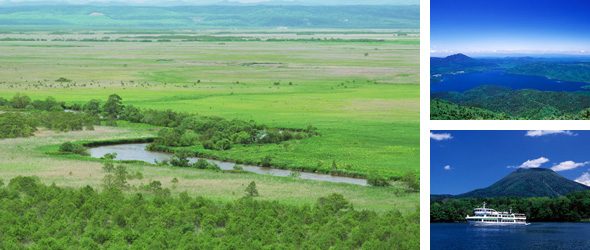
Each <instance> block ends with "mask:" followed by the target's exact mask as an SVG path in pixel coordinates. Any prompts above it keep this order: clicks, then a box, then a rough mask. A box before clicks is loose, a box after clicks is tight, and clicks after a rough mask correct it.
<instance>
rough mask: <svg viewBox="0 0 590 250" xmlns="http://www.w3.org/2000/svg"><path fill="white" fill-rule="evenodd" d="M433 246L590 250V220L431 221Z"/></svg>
mask: <svg viewBox="0 0 590 250" xmlns="http://www.w3.org/2000/svg"><path fill="white" fill-rule="evenodd" d="M430 249H518V250H525V249H527V250H528V249H590V223H549V222H539V223H531V224H530V225H527V226H524V225H520V226H517V225H514V226H470V225H469V224H467V223H430Z"/></svg>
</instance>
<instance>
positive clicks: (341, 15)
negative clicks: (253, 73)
mask: <svg viewBox="0 0 590 250" xmlns="http://www.w3.org/2000/svg"><path fill="white" fill-rule="evenodd" d="M91 13H99V14H96V15H90V14H91ZM0 23H1V24H3V25H62V26H98V27H105V26H106V27H109V26H111V27H124V26H126V27H148V26H149V27H273V28H276V27H285V28H339V29H352V28H354V29H361V28H362V29H419V28H420V6H418V5H403V6H401V5H400V6H375V5H363V6H228V5H208V6H175V7H154V6H142V7H138V6H90V5H55V6H54V5H47V6H18V7H5V8H0Z"/></svg>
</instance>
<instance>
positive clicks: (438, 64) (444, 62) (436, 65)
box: [430, 53, 499, 75]
mask: <svg viewBox="0 0 590 250" xmlns="http://www.w3.org/2000/svg"><path fill="white" fill-rule="evenodd" d="M498 67H499V65H498V64H496V63H493V62H488V61H486V60H478V59H474V58H471V57H469V56H466V55H464V54H461V53H459V54H455V55H450V56H447V57H444V58H441V57H431V58H430V74H431V75H436V74H442V75H446V74H454V73H457V72H461V71H462V73H469V72H479V71H486V70H490V69H494V68H498Z"/></svg>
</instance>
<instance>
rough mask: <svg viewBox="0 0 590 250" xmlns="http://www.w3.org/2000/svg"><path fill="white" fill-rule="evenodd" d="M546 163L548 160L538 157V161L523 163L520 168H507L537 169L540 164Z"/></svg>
mask: <svg viewBox="0 0 590 250" xmlns="http://www.w3.org/2000/svg"><path fill="white" fill-rule="evenodd" d="M548 161H549V159H547V158H545V157H540V158H538V159H534V160H528V161H525V162H524V163H522V164H520V166H508V167H507V168H538V167H540V166H541V164H543V163H545V162H548Z"/></svg>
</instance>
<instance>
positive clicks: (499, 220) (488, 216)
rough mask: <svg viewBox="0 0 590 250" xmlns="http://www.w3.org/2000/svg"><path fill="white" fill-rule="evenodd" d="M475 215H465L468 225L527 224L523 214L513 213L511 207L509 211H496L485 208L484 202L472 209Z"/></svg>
mask: <svg viewBox="0 0 590 250" xmlns="http://www.w3.org/2000/svg"><path fill="white" fill-rule="evenodd" d="M474 211H475V215H474V216H469V215H467V216H466V217H465V219H466V220H467V222H469V225H474V226H479V225H527V223H526V215H525V214H513V213H512V209H510V212H498V211H496V210H494V209H491V208H486V203H485V202H484V203H483V207H478V208H475V209H474Z"/></svg>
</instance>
